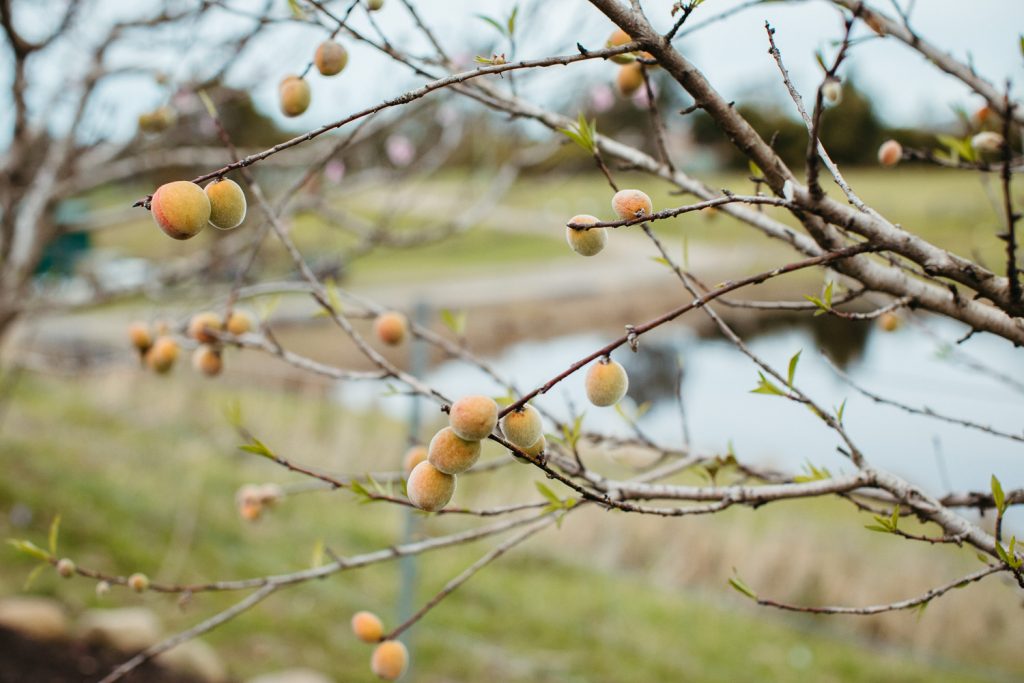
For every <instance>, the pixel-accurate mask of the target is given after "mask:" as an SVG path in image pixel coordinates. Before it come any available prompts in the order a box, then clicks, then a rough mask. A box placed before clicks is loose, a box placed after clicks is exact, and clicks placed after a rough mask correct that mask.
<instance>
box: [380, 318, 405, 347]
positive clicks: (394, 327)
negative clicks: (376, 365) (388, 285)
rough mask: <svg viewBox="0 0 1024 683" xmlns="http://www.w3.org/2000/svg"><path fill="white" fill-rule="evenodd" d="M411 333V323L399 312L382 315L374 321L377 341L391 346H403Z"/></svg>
mask: <svg viewBox="0 0 1024 683" xmlns="http://www.w3.org/2000/svg"><path fill="white" fill-rule="evenodd" d="M408 331H409V323H408V322H407V321H406V319H405V316H404V315H402V314H401V313H399V312H397V311H387V312H386V313H381V314H380V315H378V316H377V317H376V319H374V321H373V333H374V334H376V335H377V339H379V340H381V341H382V342H384V343H385V344H387V345H389V346H395V345H397V344H401V343H402V341H403V340H405V335H406V333H407V332H408Z"/></svg>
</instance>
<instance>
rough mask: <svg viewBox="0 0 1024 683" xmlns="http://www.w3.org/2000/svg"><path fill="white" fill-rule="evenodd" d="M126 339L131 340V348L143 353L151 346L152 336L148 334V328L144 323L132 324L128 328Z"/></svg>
mask: <svg viewBox="0 0 1024 683" xmlns="http://www.w3.org/2000/svg"><path fill="white" fill-rule="evenodd" d="M128 337H129V339H131V340H132V346H134V347H135V348H136V349H138V350H139V352H140V353H145V352H146V351H148V350H149V347H150V346H152V345H153V335H152V334H150V331H149V326H148V325H146V324H145V323H132V324H131V325H129V326H128Z"/></svg>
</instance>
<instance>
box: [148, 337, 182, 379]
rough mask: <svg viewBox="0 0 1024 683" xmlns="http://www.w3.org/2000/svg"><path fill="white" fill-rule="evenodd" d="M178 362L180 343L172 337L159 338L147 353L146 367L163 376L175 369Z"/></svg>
mask: <svg viewBox="0 0 1024 683" xmlns="http://www.w3.org/2000/svg"><path fill="white" fill-rule="evenodd" d="M176 360H178V342H176V341H174V339H173V338H172V337H157V338H156V341H154V342H153V346H151V347H150V348H149V351H147V352H146V365H148V366H149V367H150V368H151V369H152V370H153V371H155V372H158V373H160V374H161V375H162V374H164V373H166V372H168V371H170V369H171V368H172V367H174V362H175V361H176Z"/></svg>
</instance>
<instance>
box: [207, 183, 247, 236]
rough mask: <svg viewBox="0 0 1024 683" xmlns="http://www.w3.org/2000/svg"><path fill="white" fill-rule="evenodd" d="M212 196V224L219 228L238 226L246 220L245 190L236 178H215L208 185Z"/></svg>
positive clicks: (210, 196) (225, 228)
mask: <svg viewBox="0 0 1024 683" xmlns="http://www.w3.org/2000/svg"><path fill="white" fill-rule="evenodd" d="M204 191H205V192H206V196H207V197H209V198H210V225H212V226H213V227H215V228H217V229H218V230H230V229H231V228H237V227H238V226H239V225H241V224H242V221H244V220H245V210H246V203H245V192H242V188H241V187H240V186H239V185H238V183H236V182H235V181H234V180H228V179H227V178H224V179H222V180H214V181H213V182H212V183H210V184H209V185H207V186H206V188H205V190H204Z"/></svg>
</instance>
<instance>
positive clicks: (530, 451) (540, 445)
mask: <svg viewBox="0 0 1024 683" xmlns="http://www.w3.org/2000/svg"><path fill="white" fill-rule="evenodd" d="M547 447H548V440H547V439H545V438H544V435H543V434H541V435H540V438H539V439H537V443H535V444H533V445H532V446H530V447H529V448H523V449H522V451H523V452H524V453H526V454H527V455H528V456H530V458H533V459H536V457H537V456H538V455H540V454H541V453H543V452H544V450H545V449H546V448H547ZM509 452H510V453H511V454H512V457H513V458H515V459H516V460H518V461H519V462H523V463H529V462H531V460H530V459H528V458H524V457H523V456H521V455H519V454H518V453H516V452H515V451H509Z"/></svg>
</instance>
